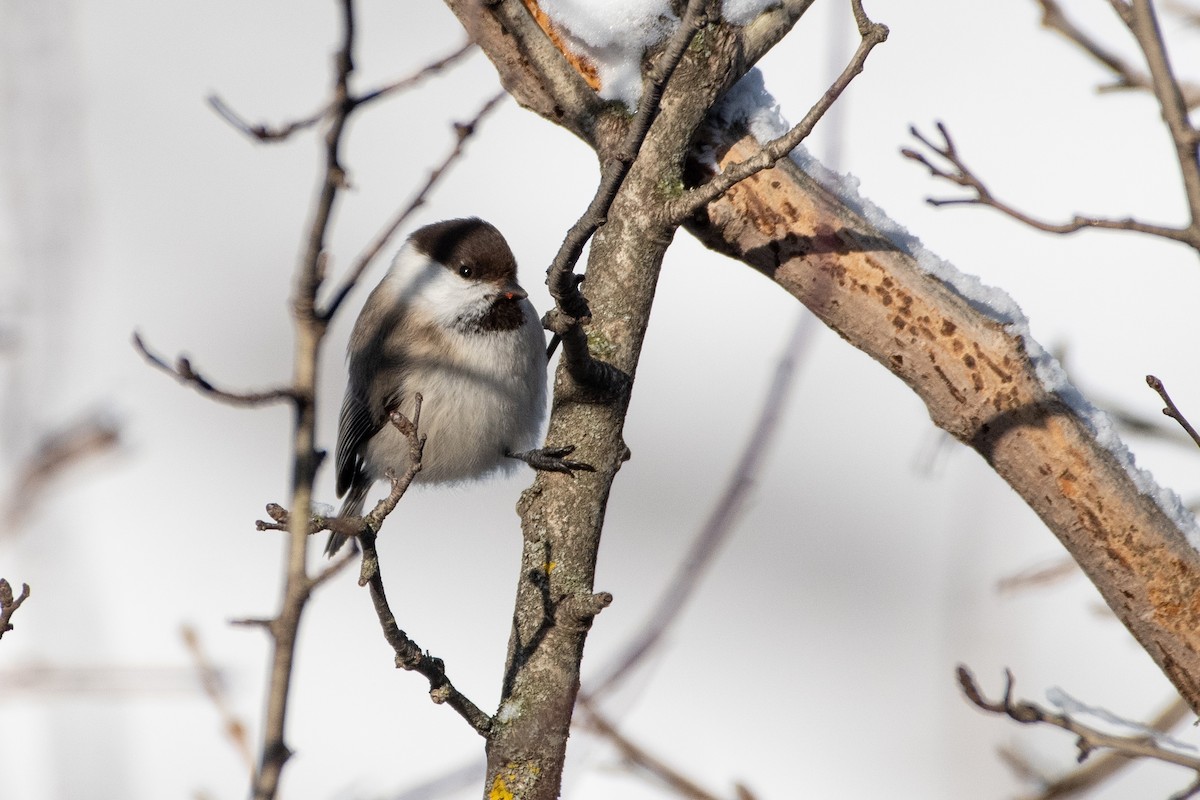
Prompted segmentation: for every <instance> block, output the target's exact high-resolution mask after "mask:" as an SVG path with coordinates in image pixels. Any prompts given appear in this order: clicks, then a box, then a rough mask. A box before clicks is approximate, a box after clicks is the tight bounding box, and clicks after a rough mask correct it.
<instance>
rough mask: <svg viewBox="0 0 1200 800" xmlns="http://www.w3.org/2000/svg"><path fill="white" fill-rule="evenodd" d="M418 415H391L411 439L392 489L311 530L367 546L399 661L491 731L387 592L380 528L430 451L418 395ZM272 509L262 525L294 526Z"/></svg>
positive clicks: (378, 605) (369, 581)
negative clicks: (401, 618)
mask: <svg viewBox="0 0 1200 800" xmlns="http://www.w3.org/2000/svg"><path fill="white" fill-rule="evenodd" d="M413 399H414V405H415V408H414V411H413V418H412V420H409V419H408V418H407V417H405V416H404V415H403V414H401V413H400V412H398V411H395V412H393V413H392V415H391V422H392V425H394V426H395V427H396V429H397V430H399V431H400V433H401V434H402V435H403V436H404V438H405V439H406V440H407V441H408V467H407V469H406V470H405V471H404V474H403V475H400V476H398V477H396V476H393V477H392V479H391V482H392V489H391V492H389V493H388V495H387V497H385V498H383V499H381V500H380V501H379V502H378V503H376V504H375V507H374V508H373V509H371V511H370V513H368V514H364V515H363V516H361V517H321V516H311V515H310V516H309V518H308V519H307V521H306V522H307V526H308V533H309V534H310V535H311V534H314V533H319V532H320V531H333V532H334V533H337V534H340V535H342V536H347V537H350V536H353V537H355V538H356V539H357V540H358V543H359V545H360V546H361V547H362V566H361V570H360V573H359V579H358V585H359V586H366V587H369V589H370V593H371V602H372V604H373V605H374V607H375V613H376V614H377V615H378V617H379V624H380V626H381V627H382V628H383V636H384V638H385V639H386V640H387V642H388V644H390V645H391V646H392V649H393V650H394V651H395V653H396V666H397V667H398V668H401V669H405V670H411V671H413V672H418V673H420V674H421V675H424V676H425V677H426V678H428V679H429V696H430V697H431V698H433V701H434V702H435V703H439V704H440V703H445V704H446V705H448V706H450V707H451V708H453V709H454V710H455V711H457V712H458V713H459V715H460V716H462V718H463V719H465V720H466V721H467V722H468V723H469V724H470V725H471V727H472V728H473V729H474V730H475V731H476V732H477V733H479V734H480V735H481V736H486V735H487V733H488V730H490V728H491V724H492V721H491V718H490V717H488V715H487V714H486V713H484V712H483V711H481V710H480V709H479V707H478V706H476V705H475V704H474V703H472V702H471V701H470V700H469V699H468V698H467V697H466V696H465V695H463V694H462V693H461V692H459V691H458V689H456V688H455V687H454V684H452V683H451V682H450V679H449V678H447V677H446V668H445V665H444V664H443V663H442V660H441V659H440V658H435V657H434V656H431V655H429V654H428V653H426V652H425V651H424V650H422V649H421V648H420V647H419V646H418V645H417V644H416V643H415V642H413V641H412V639H410V638H408V635H407V634H406V633H405V632H404V631H403V630H401V628H400V626H399V624H398V623H397V622H396V617H395V615H394V614H393V613H392V610H391V607H390V606H389V605H388V601H387V594H386V592H385V591H384V585H383V577H382V574H381V573H380V569H379V554H378V552H377V551H376V549H375V540H376V538H377V536H378V532H379V529H380V528H381V527H382V526H383V522H384V520H385V519H387V517H388V515H389V514H391V513H392V511H394V510H395V508H396V505H397V504H398V503H399V502H400V500H401V498H403V497H404V493H405V492H406V491H407V490H408V487H409V485H411V484H412V481H413V478H415V477H416V476H417V473H419V472H420V471H421V461H422V456H423V454H424V451H425V436H424V435H421V434H419V433H418V426H419V425H420V422H421V400H422V398H421V395H420V394H417V395H415V397H414V398H413ZM267 514H268V515H269V516H270V517H271V519H272V520H273V522H264V521H262V520H259V521H258V523H257V525H258V529H259V530H290V529H291V516H290V514H289V513H288V511H287V510H286V509H284V508H282V507H280V506H279V505H276V504H274V503H272V504H271V505H269V506H267ZM353 557H354V551H353V550H352V549H349V548H348V549H347V550H346V551H345V553H344V554H343V555H342V556H341V557H340V558H339V559H337V560H336V561H334V562H333V563H332V564H330V565H329V566H327V567H326V568H325V569H324V570H323V571H322V572H320V573H318V574H317V576H316V577H315V578H313V579H311V581H310V587H312V588H315V587H316V586H318V585H319V584H320V583H322V582H324V581H325V580H327V579H328V578H329V577H331V576H332V575H334V574H336V573H337V572H340V571H341V570H342V568H343V567H345V566H346V564H347V563H349V562H350V561H351V560H352V559H353Z"/></svg>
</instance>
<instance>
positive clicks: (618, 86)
mask: <svg viewBox="0 0 1200 800" xmlns="http://www.w3.org/2000/svg"><path fill="white" fill-rule="evenodd" d="M777 5H779V0H724V2H723V3H722V5H721V13H722V15H723V16H724V17H725V19H726V20H728V21H729V22H732V23H733V24H734V25H743V26H744V25H747V24H748V23H750V22H751V21H752V20H754V18H755V17H757V16H758V15H759V14H761V13H762V12H763V11H765V10H766V9H768V8H771V7H773V6H777ZM538 6H539V7H540V8H541V9H542V10H543V11H545V12H546V15H547V16H549V17H550V19H551V20H552V21H553V22H554V24H555V26H556V28H557V29H558V31H559V32H560V33H561V34H563V38H564V42H565V44H566V46H567V47H568V48H570V50H571V52H572V53H575V54H576V55H579V56H583V57H585V58H587V59H588V61H590V62H591V63H592V64H593V65H594V66H595V67H596V73H597V75H599V77H600V97H602V98H604V99H605V100H620V101H621V102H623V103H624V104H625V106H626V107H627V108H629V109H630V110H632V109H634V108H636V107H637V103H638V99H639V98H641V96H642V56H643V55H644V54H645V52H646V50H647V49H648V48H650V47H653V46H654V45H656V44H658V43H659V42H661V41H662V40H663V39H665V38H667V37H668V36H670V35H671V33H673V32H674V31H675V29H676V28H677V27H678V26H679V17H678V16H676V15H675V12H673V11H672V10H671V4H670V2H668V0H539V2H538Z"/></svg>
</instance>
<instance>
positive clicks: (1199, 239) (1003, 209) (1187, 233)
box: [900, 122, 1200, 247]
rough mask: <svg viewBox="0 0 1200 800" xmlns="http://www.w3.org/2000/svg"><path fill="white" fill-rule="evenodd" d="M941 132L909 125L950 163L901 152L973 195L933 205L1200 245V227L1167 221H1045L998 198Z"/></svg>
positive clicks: (1049, 229)
mask: <svg viewBox="0 0 1200 800" xmlns="http://www.w3.org/2000/svg"><path fill="white" fill-rule="evenodd" d="M935 124H936V126H937V130H938V133H939V134H940V135H941V137H942V144H940V145H939V144H934V143H933V141H931V140H930V139H929V138H927V137H926V136H925V135H924V134H922V133H921V132H920V131H919V130H917V129H916V128H915V127H914V128H909V132H910V133H911V134H912V135H913V137H914V138H915V139H916V140H917V141H919V142H920V143H921V144H922V145H924V146H925V147H926V148H927V149H929V150H930V151H931V152H932V153H934V154H935V155H936V156H937V157H939V158H941V159H942V160H944V161H945V162H946V163H947V164H948V166H947V167H943V166H940V165H939V164H937V163H936V162H935V160H934V159H933V158H931V157H929V156H927V155H925V154H923V153H921V152H919V151H917V150H913V149H910V148H907V147H906V148H904V149H902V150H901V151H900V153H901V154H902V155H903V156H904V157H905V158H907V159H909V160H911V161H915V162H917V163H918V164H920V165H921V166H923V167H925V168H926V169H928V170H929V174H930V175H932V176H933V177H935V178H940V179H942V180H945V181H948V182H950V183H953V184H955V185H957V186H962V187H963V188H965V189H969V190H970V191H971V192H972V193H973V196H970V197H957V198H933V197H928V198H926V199H925V202H926V203H929V205H931V206H952V205H978V206H986V207H988V208H993V209H995V210H996V211H999V212H1000V213H1001V214H1004V215H1005V216H1008V217H1011V218H1012V219H1015V220H1017V221H1018V222H1020V223H1022V224H1024V225H1028V226H1029V227H1031V228H1035V229H1037V230H1039V231H1045V232H1046V233H1058V234H1070V233H1075V232H1076V231H1080V230H1083V229H1085V228H1098V229H1103V230H1117V231H1134V232H1136V233H1144V234H1147V235H1150V236H1159V237H1162V238H1164V239H1170V240H1172V241H1176V242H1182V243H1184V244H1189V245H1192V246H1194V247H1200V231H1197V230H1193V228H1191V227H1187V228H1173V227H1170V226H1168V225H1156V224H1153V223H1149V222H1141V221H1140V220H1136V219H1133V218H1132V217H1126V218H1124V219H1108V218H1104V217H1085V216H1079V215H1076V216H1075V217H1074V218H1073V219H1072V220H1071V221H1070V222H1061V223H1055V222H1046V221H1045V220H1041V219H1038V218H1037V217H1034V216H1031V215H1029V214H1027V213H1025V212H1024V211H1021V210H1020V209H1018V208H1016V207H1014V206H1012V205H1009V204H1008V203H1006V202H1004V201H1003V200H1000V199H998V198H997V197H996V196H995V195H994V194H992V191H991V189H989V188H988V186H987V184H986V183H985V182H984V181H983V179H982V178H980V177H979V176H978V175H977V174H975V172H973V171H972V170H971V168H970V167H968V166H967V165H966V163H965V162H964V161H963V158H962V156H961V155H960V154H959V151H958V147H957V146H956V145H955V143H954V139H953V138H951V136H950V131H949V130H948V129H947V128H946V126H945V125H944V124H942V123H941V122H938V123H935Z"/></svg>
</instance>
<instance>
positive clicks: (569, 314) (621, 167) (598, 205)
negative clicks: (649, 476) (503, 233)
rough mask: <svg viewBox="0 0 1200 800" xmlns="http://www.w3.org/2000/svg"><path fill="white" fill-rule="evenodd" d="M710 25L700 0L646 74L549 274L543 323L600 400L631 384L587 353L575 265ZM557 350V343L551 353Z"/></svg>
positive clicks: (580, 381)
mask: <svg viewBox="0 0 1200 800" xmlns="http://www.w3.org/2000/svg"><path fill="white" fill-rule="evenodd" d="M707 24H708V15H707V13H705V10H704V3H703V2H701V0H691V1H690V2H689V3H688V5H687V9H686V10H685V11H684V14H683V19H681V20H680V22H679V27H678V28H676V29H675V32H674V33H673V34H672V35H671V39H670V41H668V43H667V45H666V48H665V49H664V51H663V54H662V56H661V57H660V58H659V60H658V62H657V63H656V64H655V66H654V67H653V68H652V69H650V70H649V71H647V73H646V77H645V79H644V81H643V83H642V97H641V100H639V102H638V110H637V113H636V114H635V115H634V117H633V120H632V121H631V122H630V123H629V128H628V129H627V131H626V133H625V138H624V139H623V140H622V142H621V144H620V146H619V147H618V148H617V150H616V151H615V152H613V153H611V154H609V157H608V158H607V159H606V160H605V162H604V165H603V167H602V168H601V171H600V184H599V186H597V187H596V193H595V195H593V197H592V201H591V202H590V203H589V204H588V207H587V210H586V211H584V213H583V215H582V216H581V217H580V218H579V219H578V220H577V221H576V222H575V224H574V225H572V226H571V228H570V230H568V231H567V235H566V237H565V238H564V239H563V242H562V245H561V246H560V247H559V249H558V252H557V253H556V254H555V256H554V260H553V261H552V262H551V263H550V267H549V269H548V270H547V272H546V283H547V285H548V286H549V287H550V296H551V297H553V298H554V308H553V309H551V310H550V311H549V312H548V313H547V314H546V315H545V317H544V318H543V320H542V322H543V324H544V325H545V326H546V329H547V330H549V331H551V332H553V333H554V335H555V337H556V340H561V341H562V344H563V359H564V362H565V363H566V365H567V369H568V371H569V372H570V374H571V377H572V379H573V380H574V381H575V383H576V385H577V386H578V387H580V388H581V389H583V390H585V391H587V392H592V393H597V394H599V395H600V396H601V397H603V396H607V395H609V394H611V393H612V392H613V391H614V390H615V389H617V388H618V386H619V385H620V384H621V383H622V382H627V381H628V376H626V375H623V374H622V373H620V372H619V371H618V370H616V368H614V367H612V366H611V365H609V364H606V363H604V362H601V361H598V360H597V359H595V358H593V357H592V355H591V353H590V351H589V350H588V345H587V336H586V335H585V334H584V332H583V327H582V325H583V322H585V321H586V320H587V319H589V318H590V317H591V311H590V309H589V308H588V304H587V300H586V299H585V298H584V296H583V294H582V293H581V292H580V291H579V284H580V282H581V280H582V279H581V278H580V277H579V276H578V275H576V274H575V265H576V264H577V263H578V262H579V257H580V256H581V255H582V254H583V247H584V245H586V244H587V242H588V240H589V239H591V238H592V235H593V234H595V233H596V231H597V230H599V229H600V227H601V226H602V225H604V223H605V222H607V221H608V212H609V209H610V208H612V204H613V200H614V199H615V198H616V196H617V192H618V191H619V190H620V188H621V184H622V183H623V182H624V181H625V176H626V175H628V174H629V170H630V168H631V167H632V166H633V162H634V161H635V160H636V159H637V156H638V153H639V152H640V151H641V149H642V144H643V143H644V142H645V141H646V135H647V134H648V133H649V132H650V126H651V125H652V124H653V123H654V119H655V117H656V116H657V115H658V111H659V104H660V103H661V101H662V95H663V89H664V88H665V87H666V85H667V81H669V80H670V79H671V75H673V74H674V72H675V68H676V67H678V66H679V62H680V61H682V60H683V56H684V54H685V53H686V52H687V48H688V46H689V45H690V44H691V42H692V39H693V38H694V37H695V35H696V33H697V31H699V30H700V29H701V28H702V27H704V26H705V25H707ZM553 347H554V346H553V344H552V345H551V350H553Z"/></svg>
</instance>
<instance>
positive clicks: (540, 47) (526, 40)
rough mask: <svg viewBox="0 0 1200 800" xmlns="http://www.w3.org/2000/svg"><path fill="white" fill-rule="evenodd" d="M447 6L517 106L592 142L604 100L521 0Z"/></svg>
mask: <svg viewBox="0 0 1200 800" xmlns="http://www.w3.org/2000/svg"><path fill="white" fill-rule="evenodd" d="M446 5H447V6H449V8H450V10H451V11H453V12H454V15H455V16H457V17H458V20H459V22H460V23H462V26H463V28H465V29H466V31H467V36H469V37H470V39H471V41H472V42H474V43H475V44H477V45H479V46H480V48H481V49H482V50H483V51H484V53H486V54H487V57H488V58H489V59H491V61H492V63H493V64H494V65H495V67H496V71H497V72H498V73H499V75H500V82H501V83H502V84H503V85H504V88H505V90H506V91H508V93H509V94H511V95H512V96H513V98H514V99H516V101H517V102H518V103H520V104H521V105H522V106H523V107H525V108H528V109H529V110H531V111H533V112H534V113H536V114H539V115H541V116H542V117H545V118H546V119H549V120H551V121H552V122H554V123H555V124H558V125H561V126H563V127H564V128H566V129H567V130H569V131H571V132H572V133H574V134H575V135H576V136H578V137H580V138H581V139H583V140H584V141H591V140H592V137H593V135H594V133H595V130H594V128H595V123H596V116H597V115H598V114H599V112H600V110H601V108H602V107H603V105H604V104H603V102H602V101H601V100H600V98H599V97H597V96H596V94H595V93H594V92H593V91H592V90H591V88H590V87H589V86H588V85H587V82H586V81H585V80H584V79H583V78H582V77H581V76H580V75H579V73H578V72H576V71H575V69H574V68H573V67H572V66H571V65H570V64H569V63H567V60H566V59H565V58H563V55H562V53H560V52H559V51H558V49H557V48H556V47H555V46H554V44H553V43H552V42H551V41H550V39H549V38H548V37H547V36H546V34H545V32H544V31H543V30H542V29H541V28H540V27H539V26H538V24H537V22H536V21H535V20H534V19H533V17H532V16H530V14H529V12H528V11H527V10H526V8H525V6H524V4H523V3H522V2H521V0H446Z"/></svg>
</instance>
